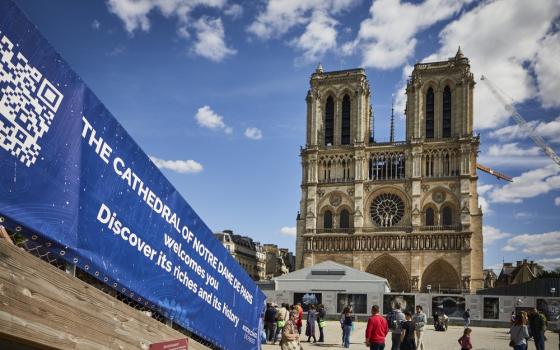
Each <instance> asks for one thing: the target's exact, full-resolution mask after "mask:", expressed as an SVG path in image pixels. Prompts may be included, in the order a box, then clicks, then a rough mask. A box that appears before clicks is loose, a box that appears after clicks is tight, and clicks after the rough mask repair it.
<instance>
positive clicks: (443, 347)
mask: <svg viewBox="0 0 560 350" xmlns="http://www.w3.org/2000/svg"><path fill="white" fill-rule="evenodd" d="M365 328H366V323H365V322H356V330H355V331H354V332H352V335H351V337H350V340H351V344H350V349H362V350H367V349H368V348H367V347H366V346H365V344H364V340H365ZM471 328H472V330H473V332H472V335H471V337H472V343H473V350H511V349H512V348H510V347H509V346H508V343H509V334H507V331H508V330H507V329H506V328H486V327H471ZM304 331H305V321H304V324H303V329H302V333H303V332H304ZM462 335H463V327H459V326H450V327H449V329H448V330H447V332H435V331H434V327H433V326H431V325H429V326H427V330H426V331H425V332H424V345H425V349H426V350H458V349H460V347H459V344H458V343H457V339H459V337H461V336H462ZM547 337H548V341H547V342H546V344H545V348H546V350H556V349H559V345H558V334H557V333H550V332H547ZM318 338H319V329H317V339H318ZM302 340H304V341H303V342H302V343H301V344H302V346H303V348H304V349H305V350H313V349H315V350H320V349H325V350H326V349H328V350H338V349H344V348H343V347H342V346H341V344H342V331H341V329H340V324H339V323H338V322H337V321H328V322H327V327H326V331H325V343H316V344H313V343H307V337H305V336H304V335H302ZM311 341H313V339H312V340H311ZM262 348H263V350H273V349H274V350H278V349H280V347H279V346H278V343H276V345H264V346H263V347H262ZM385 349H386V350H390V349H391V334H390V333H389V334H388V335H387V340H386V341H385ZM534 349H535V346H534V343H533V342H532V341H531V342H529V350H534Z"/></svg>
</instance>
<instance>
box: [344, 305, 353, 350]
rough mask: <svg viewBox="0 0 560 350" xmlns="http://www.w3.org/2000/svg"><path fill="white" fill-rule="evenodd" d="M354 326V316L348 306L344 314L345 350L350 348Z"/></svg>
mask: <svg viewBox="0 0 560 350" xmlns="http://www.w3.org/2000/svg"><path fill="white" fill-rule="evenodd" d="M353 325H354V315H352V309H351V308H350V307H349V306H347V307H345V308H344V311H343V312H342V346H343V347H345V348H349V347H350V333H351V332H352V326H353Z"/></svg>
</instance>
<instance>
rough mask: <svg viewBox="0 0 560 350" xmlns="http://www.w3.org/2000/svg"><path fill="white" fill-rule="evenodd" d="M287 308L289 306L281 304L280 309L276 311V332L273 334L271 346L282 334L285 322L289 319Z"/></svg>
mask: <svg viewBox="0 0 560 350" xmlns="http://www.w3.org/2000/svg"><path fill="white" fill-rule="evenodd" d="M288 308H289V305H288V304H286V303H283V304H282V307H281V308H279V309H278V310H277V311H276V332H275V333H274V339H273V341H272V344H276V341H277V340H278V334H282V330H283V329H284V326H285V325H286V322H287V321H288V319H289V318H290V314H289V311H288Z"/></svg>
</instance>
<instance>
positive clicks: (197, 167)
mask: <svg viewBox="0 0 560 350" xmlns="http://www.w3.org/2000/svg"><path fill="white" fill-rule="evenodd" d="M150 159H151V160H152V162H153V163H154V164H155V165H156V166H157V167H158V168H160V169H167V170H171V171H175V172H178V173H181V174H193V173H198V172H201V171H202V170H203V167H202V164H200V163H199V162H197V161H194V160H191V159H188V160H165V159H159V158H157V157H154V156H150Z"/></svg>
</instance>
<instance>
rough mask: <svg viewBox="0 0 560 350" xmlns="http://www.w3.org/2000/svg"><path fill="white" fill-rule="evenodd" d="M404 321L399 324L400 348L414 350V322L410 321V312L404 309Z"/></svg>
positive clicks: (401, 349)
mask: <svg viewBox="0 0 560 350" xmlns="http://www.w3.org/2000/svg"><path fill="white" fill-rule="evenodd" d="M404 318H405V321H404V322H403V323H402V326H401V344H400V350H416V342H415V341H414V322H412V313H410V311H406V312H405V313H404Z"/></svg>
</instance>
